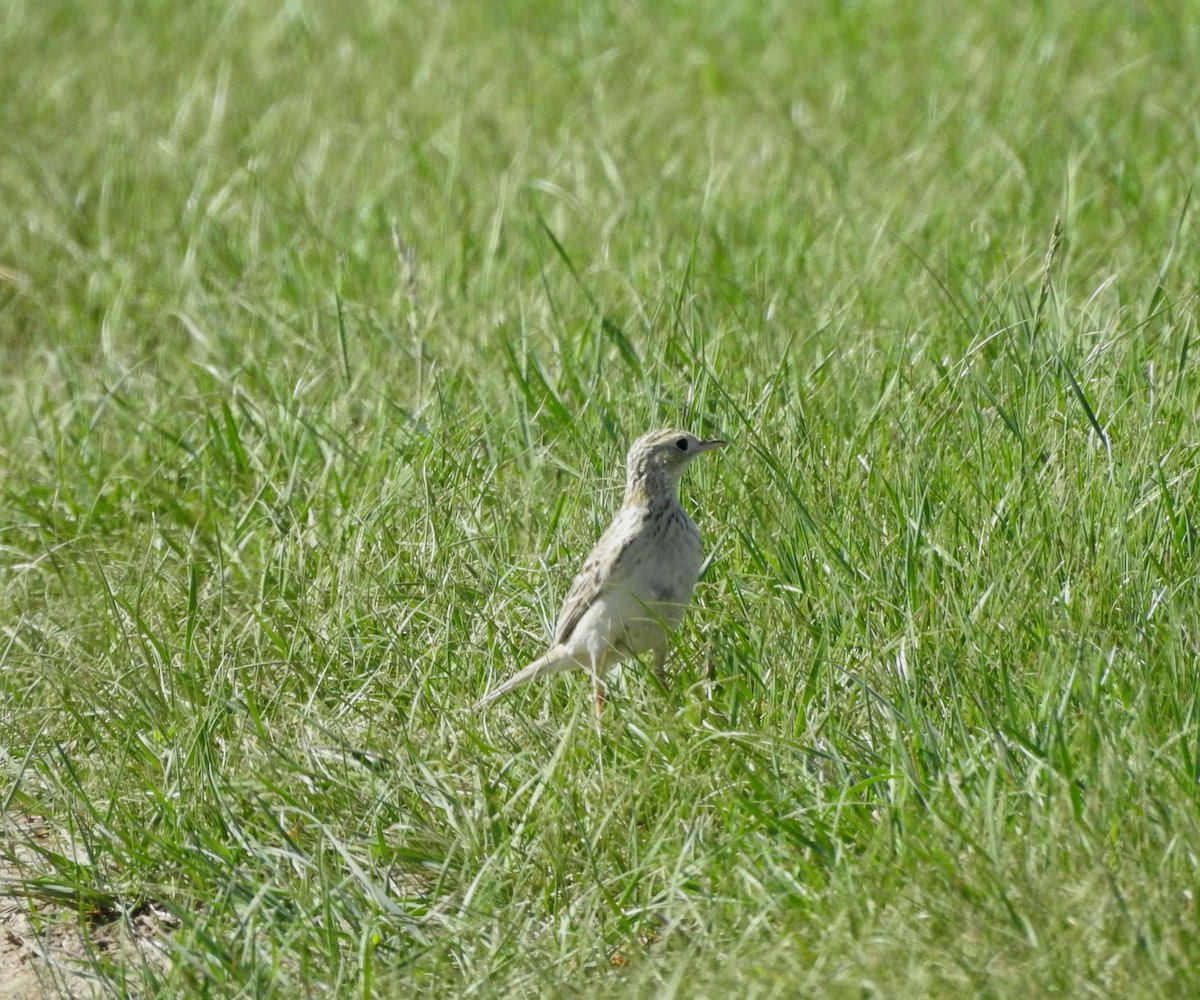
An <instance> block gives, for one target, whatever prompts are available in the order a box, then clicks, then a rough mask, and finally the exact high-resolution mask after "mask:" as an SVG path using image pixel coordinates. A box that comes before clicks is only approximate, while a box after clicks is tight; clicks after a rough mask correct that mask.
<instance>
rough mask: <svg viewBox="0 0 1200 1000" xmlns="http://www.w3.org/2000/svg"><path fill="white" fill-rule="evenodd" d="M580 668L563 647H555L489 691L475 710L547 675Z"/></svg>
mask: <svg viewBox="0 0 1200 1000" xmlns="http://www.w3.org/2000/svg"><path fill="white" fill-rule="evenodd" d="M578 666H580V663H579V661H578V660H576V659H575V658H574V657H573V656H571V655H569V654H568V653H567V651H566V650H565V649H563V647H562V646H555V647H554V648H553V649H551V650H550V652H548V653H547V654H546V655H545V656H542V657H539V658H538V659H536V660H534V661H533V662H532V663H531V664H529V666H527V667H526V668H525V669H524V670H522V671H520V672H519V673H516V674H513V676H512V677H510V678H509V679H508V680H506V681H505V682H504V683H503V684H501V685H500V686H499V687H498V688H496V689H495V690H494V691H489V692H488V693H487V694H485V695H484V696H483V697H482V698H480V699H479V701H477V702H476V703H475V708H476V709H480V708H485V707H486V706H488V705H490V704H491V703H492V702H493V701H495V700H496V699H497V698H501V697H503V696H504V695H506V694H508V692H509V691H511V690H513V688H519V687H520V686H521V685H522V684H528V683H529V682H530V681H536V680H537V679H538V678H539V677H545V676H546V675H547V674H556V673H558V672H559V671H560V670H571V669H573V668H575V667H578Z"/></svg>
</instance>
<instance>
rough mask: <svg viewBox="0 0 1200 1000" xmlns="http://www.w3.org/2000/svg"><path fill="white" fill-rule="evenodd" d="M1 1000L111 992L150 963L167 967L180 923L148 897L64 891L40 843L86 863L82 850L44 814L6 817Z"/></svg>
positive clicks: (0, 830)
mask: <svg viewBox="0 0 1200 1000" xmlns="http://www.w3.org/2000/svg"><path fill="white" fill-rule="evenodd" d="M0 823H2V825H0V844H2V846H0V1000H35V998H43V997H72V998H80V1000H84V998H88V1000H90V998H92V997H101V996H108V995H111V994H112V987H111V984H113V983H114V982H120V981H121V980H122V979H124V978H125V977H126V976H128V977H129V979H130V981H131V983H136V982H138V981H139V980H140V979H141V975H140V970H141V969H143V968H144V967H149V968H151V969H154V970H156V971H160V972H165V970H166V969H167V967H168V966H169V964H170V959H169V948H170V943H169V940H168V939H169V936H170V933H171V931H172V930H173V929H174V927H176V926H177V922H176V920H175V919H174V917H173V916H172V915H171V914H169V913H167V912H166V911H165V910H162V909H160V908H159V907H156V906H155V905H153V904H142V905H140V906H139V907H137V908H136V909H134V910H132V911H125V912H122V911H120V910H118V909H114V908H110V907H106V906H103V905H94V906H93V905H89V904H87V903H85V902H84V901H82V900H81V899H78V898H76V899H74V900H72V899H71V898H70V894H69V890H65V891H62V892H60V891H58V890H57V888H56V887H55V886H54V879H53V878H51V877H50V875H51V873H49V872H48V871H47V870H46V868H45V866H44V864H43V856H42V853H41V851H40V850H39V848H43V849H49V850H52V851H54V852H56V853H60V854H62V855H64V856H66V857H70V858H73V859H74V860H76V861H80V862H83V861H84V859H83V858H82V857H81V856H80V852H79V851H78V849H77V848H75V847H74V846H73V845H71V844H69V843H67V842H66V838H65V837H63V836H61V835H60V834H59V833H57V832H56V831H55V830H54V829H53V828H51V827H50V825H49V824H47V823H46V822H45V821H43V820H41V819H39V818H37V817H31V816H18V817H5V818H4V819H3V820H2V821H0Z"/></svg>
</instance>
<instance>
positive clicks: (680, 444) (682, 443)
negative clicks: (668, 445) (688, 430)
mask: <svg viewBox="0 0 1200 1000" xmlns="http://www.w3.org/2000/svg"><path fill="white" fill-rule="evenodd" d="M675 447H676V448H678V449H679V450H680V451H687V438H680V439H679V440H678V441H676V442H675Z"/></svg>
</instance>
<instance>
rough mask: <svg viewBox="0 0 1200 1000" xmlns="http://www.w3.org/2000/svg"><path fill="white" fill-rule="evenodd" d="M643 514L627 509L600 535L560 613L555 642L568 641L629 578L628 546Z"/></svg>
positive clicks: (555, 630)
mask: <svg viewBox="0 0 1200 1000" xmlns="http://www.w3.org/2000/svg"><path fill="white" fill-rule="evenodd" d="M640 520H641V512H640V511H639V510H637V509H636V508H630V507H626V508H625V509H623V510H622V511H621V512H620V513H619V514H618V515H617V517H616V519H615V520H614V521H613V523H612V524H610V525H609V526H608V530H607V531H606V532H604V534H603V535H601V536H600V541H598V542H597V543H596V546H595V548H593V549H592V551H591V553H590V554H589V555H588V557H587V559H585V560H584V562H583V568H582V569H581V570H580V571H579V572H578V573H577V574H576V576H575V579H574V581H573V582H572V583H571V589H570V590H569V591H567V597H566V600H564V601H563V606H562V611H560V612H559V613H558V624H557V625H556V626H555V627H554V642H555V643H556V644H557V643H560V642H566V641H567V640H568V639H569V638H570V637H571V633H572V632H574V631H575V626H576V625H578V624H579V619H581V618H582V617H583V616H584V615H585V614H586V613H587V610H588V608H590V607H591V606H592V605H593V604H595V603H596V601H597V600H598V599H599V598H600V597H601V596H602V595H604V594H606V593H607V592H608V591H610V590H612V588H613V587H614V586H616V585H618V584H619V583H621V581H622V580H624V578H625V577H626V576H627V575H628V572H629V567H628V566H627V565H624V563H627V562H628V560H626V559H624V558H623V557H624V556H625V554H626V552H627V551H628V549H629V543H630V542H631V541H633V540H634V539H635V538H636V537H637V534H638V532H637V529H638V527H639V522H640Z"/></svg>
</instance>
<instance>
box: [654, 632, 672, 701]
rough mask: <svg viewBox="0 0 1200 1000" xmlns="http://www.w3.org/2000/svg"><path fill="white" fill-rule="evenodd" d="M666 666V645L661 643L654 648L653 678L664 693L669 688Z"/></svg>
mask: <svg viewBox="0 0 1200 1000" xmlns="http://www.w3.org/2000/svg"><path fill="white" fill-rule="evenodd" d="M666 665H667V644H666V643H665V642H663V643H659V644H658V645H657V646H655V647H654V677H655V679H656V680H657V681H658V683H659V684H660V685H661V686H662V689H663V690H664V691H666V690H667V689H668V688H669V687H670V685H669V683H668V678H667V670H666Z"/></svg>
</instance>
